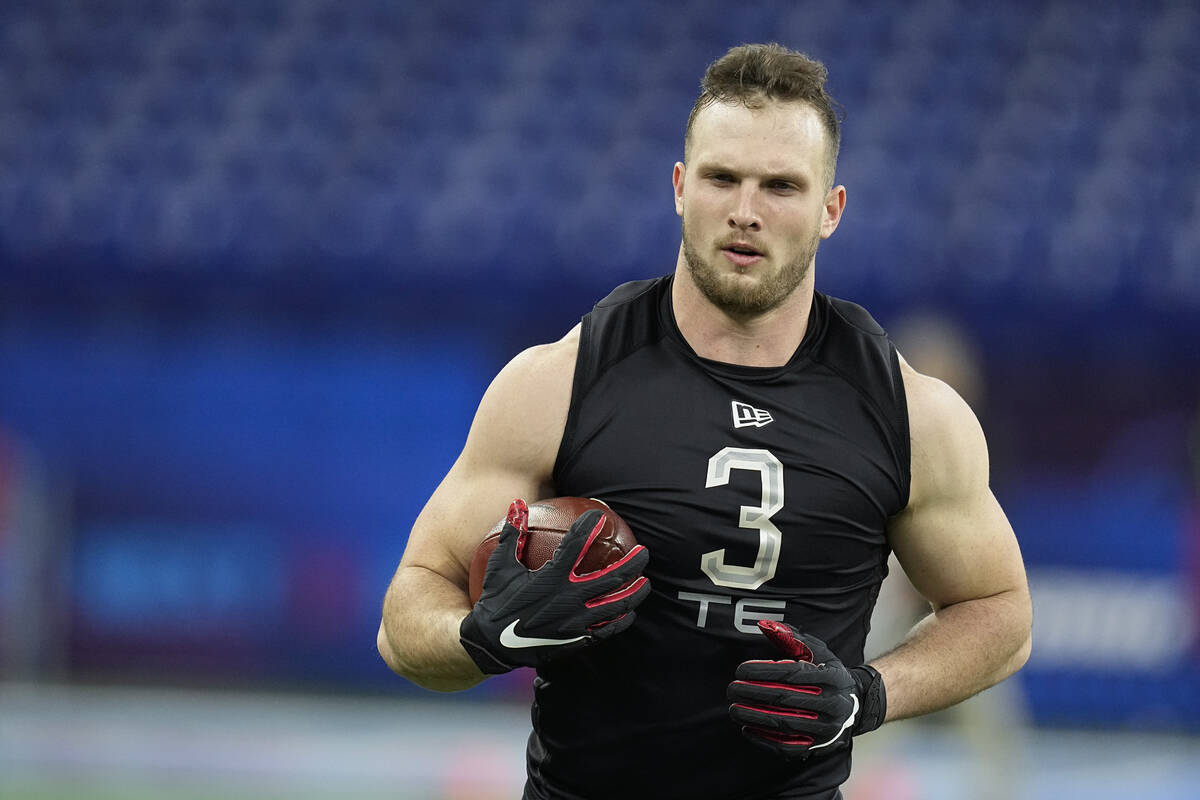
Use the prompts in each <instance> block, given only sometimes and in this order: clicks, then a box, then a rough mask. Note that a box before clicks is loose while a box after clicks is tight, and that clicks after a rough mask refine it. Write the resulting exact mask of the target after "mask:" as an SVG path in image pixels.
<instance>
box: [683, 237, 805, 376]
mask: <svg viewBox="0 0 1200 800" xmlns="http://www.w3.org/2000/svg"><path fill="white" fill-rule="evenodd" d="M813 291H814V286H813V270H812V269H809V271H808V274H807V275H805V277H804V280H803V281H801V283H800V285H799V286H797V287H796V288H795V289H794V290H793V291H792V293H791V294H790V295H788V296H787V298H786V299H785V300H784V301H783V302H782V303H780V304H779V305H778V306H776V307H775V308H773V309H771V310H770V311H765V312H763V313H761V314H750V315H734V314H731V313H729V312H727V311H725V310H724V309H721V308H718V307H717V306H715V305H713V304H712V302H711V301H710V300H709V299H708V298H707V297H706V296H705V295H704V294H703V293H702V292H701V291H700V289H699V287H697V286H696V284H695V283H694V282H693V281H692V276H691V272H690V271H689V270H688V268H687V265H686V263H684V261H683V254H682V252H681V253H680V257H679V261H678V263H677V264H676V267H675V280H674V283H673V286H672V288H671V305H672V308H673V309H674V312H675V323H676V324H677V325H678V326H679V332H680V333H681V334H683V338H684V339H685V340H686V341H687V343H688V344H689V345H690V346H691V348H692V350H694V351H696V354H697V355H699V356H700V357H701V358H707V359H710V360H712V361H720V362H723V363H726V364H740V365H742V366H747V367H779V366H783V365H784V364H786V363H788V361H790V360H791V358H792V355H793V354H795V352H796V348H798V347H799V346H800V342H801V341H802V340H803V339H804V333H805V331H807V330H808V318H809V313H810V312H811V310H812V299H813Z"/></svg>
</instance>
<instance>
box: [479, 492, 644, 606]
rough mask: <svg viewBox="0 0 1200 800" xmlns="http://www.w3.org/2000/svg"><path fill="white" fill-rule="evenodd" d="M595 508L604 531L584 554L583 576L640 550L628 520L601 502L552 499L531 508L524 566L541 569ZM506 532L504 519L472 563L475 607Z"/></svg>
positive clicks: (523, 553)
mask: <svg viewBox="0 0 1200 800" xmlns="http://www.w3.org/2000/svg"><path fill="white" fill-rule="evenodd" d="M593 508H598V509H600V510H601V511H603V512H604V514H605V521H604V528H603V529H602V530H601V531H600V534H599V535H598V536H597V537H596V538H595V539H594V540H593V541H592V544H591V546H590V547H589V548H588V549H587V550H586V551H585V552H584V554H583V560H582V561H581V562H580V563H579V569H578V572H579V574H581V575H586V574H587V573H589V572H595V571H596V570H598V569H603V568H604V567H607V566H608V565H609V564H612V563H613V562H615V561H619V560H620V559H621V558H622V557H623V556H624V555H625V554H626V553H628V552H629V551H630V550H632V549H633V548H634V547H637V539H635V538H634V536H633V531H631V530H630V529H629V526H628V525H626V524H625V520H623V519H621V518H620V517H619V516H618V515H617V513H616V512H615V511H613V510H612V509H611V508H609V507H608V506H606V505H605V504H604V503H602V502H601V501H599V500H594V499H589V498H586V497H551V498H548V499H546V500H538V501H537V502H536V503H532V504H530V506H529V535H528V537H527V538H526V540H525V548H524V551H523V552H522V553H521V563H522V564H524V565H525V566H527V567H529V568H530V569H538V568H539V567H541V566H542V565H543V564H545V563H546V562H547V561H549V560H550V557H551V556H552V555H554V549H555V548H556V547H558V543H559V542H560V541H561V540H562V537H563V534H565V533H566V532H567V529H568V528H570V527H571V523H573V522H574V521H575V520H576V519H578V518H579V517H580V516H581V515H582V514H583V513H584V512H585V511H589V510H590V509H593ZM503 529H504V518H501V519H500V521H499V522H497V523H496V524H495V525H494V526H492V529H491V530H490V531H489V532H488V535H487V536H486V537H484V539H483V541H482V542H480V543H479V546H478V547H477V548H476V549H475V555H474V557H472V559H471V577H470V587H469V594H470V598H471V603H472V604H474V603H475V602H476V601H477V600H478V599H479V595H480V594H481V593H482V592H483V574H484V572H486V571H487V562H488V557H489V556H490V555H491V554H492V551H493V550H495V549H496V543H497V542H498V541H499V539H500V532H501V531H502V530H503Z"/></svg>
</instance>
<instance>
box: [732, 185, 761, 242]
mask: <svg viewBox="0 0 1200 800" xmlns="http://www.w3.org/2000/svg"><path fill="white" fill-rule="evenodd" d="M729 227H731V228H737V229H738V230H743V231H757V230H759V229H760V228H761V227H762V220H761V219H760V218H759V216H758V210H757V209H756V208H755V206H754V189H753V187H750V186H745V185H743V186H742V187H741V191H739V192H738V195H737V205H735V206H734V207H733V209H732V210H731V211H730V212H729Z"/></svg>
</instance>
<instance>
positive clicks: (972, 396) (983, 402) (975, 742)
mask: <svg viewBox="0 0 1200 800" xmlns="http://www.w3.org/2000/svg"><path fill="white" fill-rule="evenodd" d="M890 327H891V333H890V335H891V338H892V340H893V341H894V342H895V343H896V346H897V347H899V348H900V349H902V350H903V351H904V357H905V359H906V360H907V361H908V362H909V363H910V364H911V365H912V367H913V368H914V369H917V370H919V371H920V372H921V373H923V374H925V375H928V376H929V377H931V378H936V379H937V380H940V381H942V382H943V383H945V384H946V385H947V386H949V387H950V388H951V389H953V390H954V391H956V392H957V393H958V395H959V396H960V397H961V398H962V399H963V401H964V402H965V403H966V404H967V405H968V406H970V407H971V409H972V411H973V412H974V413H975V414H976V415H977V416H979V417H980V418H983V417H984V416H985V415H986V412H987V383H986V378H985V374H984V368H983V360H982V358H981V357H980V355H979V351H978V348H977V346H976V344H975V342H974V341H973V340H972V338H971V336H970V334H969V333H968V332H967V331H966V330H965V329H964V328H963V327H962V326H961V325H959V324H958V323H957V322H956V321H955V320H953V319H952V318H950V317H949V316H947V315H945V314H943V313H940V312H938V311H936V310H932V309H922V310H917V311H913V312H910V313H907V314H905V315H903V316H902V317H900V318H899V319H898V320H896V321H895V323H894V324H893V325H892V326H890ZM929 611H930V607H929V603H928V602H927V601H926V600H925V598H924V597H922V596H921V594H920V592H918V591H917V589H916V588H915V587H914V586H913V584H912V581H910V580H909V579H908V576H907V575H906V574H905V573H904V570H903V568H902V567H901V565H900V563H899V561H898V560H897V559H896V556H895V554H892V556H891V557H890V558H889V559H888V575H887V578H885V579H884V581H883V584H882V585H881V586H880V590H879V598H878V601H877V602H876V605H875V610H874V611H873V613H872V615H871V630H870V633H869V634H868V635H867V642H866V646H865V652H866V654H867V656H868V658H873V657H874V656H876V655H879V654H882V653H886V652H887V651H888V650H890V649H891V648H893V647H895V646H896V643H897V642H899V641H901V640H902V639H903V638H904V636H905V635H906V634H907V633H908V631H909V630H911V629H912V626H913V625H915V624H917V623H918V622H919V621H920V620H921V618H922V617H923V616H925V615H926V614H928V613H929ZM940 717H945V721H946V722H948V723H949V724H951V725H954V726H955V727H956V728H957V731H956V733H958V734H959V735H960V736H961V737H962V740H963V741H964V742H966V743H967V744H968V746H969V747H970V748H971V750H972V758H971V759H970V764H971V768H972V769H973V770H976V771H977V772H978V774H977V775H976V776H974V777H973V778H972V780H971V785H972V786H973V787H975V792H976V794H975V795H973V796H974V798H975V800H991V798H995V799H996V800H1002V798H1008V797H1011V796H1013V794H1014V791H1013V784H1014V783H1015V782H1018V781H1019V780H1020V776H1021V772H1020V770H1019V769H1018V761H1019V757H1020V747H1019V735H1020V734H1019V732H1020V731H1021V730H1022V729H1023V728H1025V727H1027V720H1026V719H1025V717H1026V714H1025V709H1024V707H1023V701H1022V698H1021V697H1020V692H1018V691H1017V690H1016V687H1015V686H1014V685H1013V684H1012V683H1011V682H1003V683H1000V684H998V685H996V686H993V687H992V688H991V689H989V690H988V691H986V692H982V693H980V694H978V695H976V696H975V697H972V698H970V699H968V700H967V701H965V702H963V703H960V704H958V705H956V706H952V707H951V708H949V709H946V711H945V712H944V713H943V714H939V715H935V717H933V719H938V718H940ZM859 777H860V780H858V781H857V782H856V784H855V793H854V798H855V800H876V798H880V799H882V798H888V800H898V798H900V797H908V796H919V795H915V794H907V793H906V792H911V791H912V788H911V787H915V786H916V785H918V783H919V781H917V780H916V778H915V777H914V776H911V775H909V774H908V773H907V770H906V769H905V765H904V764H903V763H895V762H890V761H885V762H884V763H881V764H877V765H876V768H875V770H874V771H873V773H872V774H869V775H860V776H859ZM1016 794H1020V792H1016Z"/></svg>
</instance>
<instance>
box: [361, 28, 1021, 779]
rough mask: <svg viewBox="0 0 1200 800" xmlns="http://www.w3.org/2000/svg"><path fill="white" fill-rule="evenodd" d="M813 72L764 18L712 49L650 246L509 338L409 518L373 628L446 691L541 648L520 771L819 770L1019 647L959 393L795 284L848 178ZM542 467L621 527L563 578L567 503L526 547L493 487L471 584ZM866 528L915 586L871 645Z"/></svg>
mask: <svg viewBox="0 0 1200 800" xmlns="http://www.w3.org/2000/svg"><path fill="white" fill-rule="evenodd" d="M825 77H826V71H825V67H824V66H823V65H822V64H820V63H819V62H816V61H813V60H811V59H809V58H808V57H806V56H805V55H803V54H801V53H797V52H794V51H790V50H787V49H785V48H782V47H779V46H777V45H747V46H743V47H738V48H734V49H733V50H731V51H730V52H729V53H727V54H726V55H725V56H724V57H722V58H721V59H719V60H718V61H716V62H714V63H713V64H712V65H710V67H709V69H708V71H707V72H706V74H705V77H704V81H703V83H702V92H701V94H700V97H699V98H698V99H697V101H696V103H695V105H694V107H693V110H692V114H691V116H690V118H689V120H688V125H687V131H686V134H685V141H684V158H685V161H684V162H680V163H676V164H675V168H674V173H673V184H674V189H675V209H676V212H677V213H678V214H679V216H680V217H681V218H682V221H683V223H682V229H683V233H682V242H681V244H680V248H679V254H678V257H677V261H676V266H675V270H674V273H673V274H672V275H668V276H665V277H662V278H659V279H656V280H649V281H639V282H634V283H632V284H626V285H624V286H621V287H619V288H618V289H616V290H615V291H614V292H613V293H612V294H611V295H610V296H609V297H608V298H606V299H605V300H603V301H601V302H600V303H599V304H598V305H597V306H596V307H595V309H594V310H593V311H592V312H591V313H590V314H588V315H587V316H586V317H585V318H584V320H583V322H582V324H581V325H579V326H577V327H576V328H574V329H573V330H572V331H570V332H569V333H568V334H567V335H566V336H565V337H564V338H563V339H561V340H560V341H558V342H555V343H553V344H548V345H543V346H540V347H534V348H532V349H530V350H527V351H526V352H524V353H522V354H520V355H519V356H518V357H517V358H515V359H514V360H513V361H512V362H510V364H509V365H508V366H507V367H505V369H504V370H502V371H501V373H500V374H499V375H498V376H497V377H496V379H495V380H494V382H493V383H492V385H491V387H490V388H489V389H488V391H487V392H486V394H485V395H484V398H483V400H482V402H481V404H480V407H479V410H478V412H477V414H476V417H475V421H474V424H473V426H472V429H471V432H470V433H469V435H468V438H467V442H466V445H465V447H464V449H463V452H462V454H461V455H460V456H459V458H458V460H457V461H456V462H455V464H454V466H453V467H452V468H451V470H450V472H449V474H448V475H447V476H446V477H445V479H444V480H443V482H442V483H441V485H440V486H439V487H438V488H437V490H436V491H435V492H434V494H433V496H432V497H431V498H430V500H429V502H428V504H427V505H426V507H425V509H424V510H423V511H422V513H421V515H420V516H419V517H418V519H417V521H416V523H415V525H414V527H413V530H412V534H411V537H410V539H409V543H408V546H407V548H406V550H405V553H404V556H403V558H402V559H401V562H400V565H399V567H398V569H397V571H396V573H395V576H394V577H393V580H392V582H391V585H390V586H389V588H388V591H387V594H386V597H385V600H384V608H383V619H382V622H381V624H380V628H379V635H378V646H379V651H380V653H381V655H382V657H383V658H384V660H385V661H386V662H387V664H388V665H389V666H390V667H391V668H392V669H393V670H394V671H396V672H397V673H399V674H400V675H403V676H404V677H406V678H408V679H409V680H412V681H414V682H415V683H417V684H419V685H421V686H424V687H427V688H430V689H435V690H440V691H453V690H457V689H464V688H467V687H470V686H473V685H475V684H477V683H479V682H480V681H482V680H483V679H484V678H485V677H486V676H488V675H491V674H498V673H503V672H507V671H510V670H512V669H514V668H516V667H521V666H530V667H535V668H536V669H537V677H536V679H535V688H536V696H535V705H534V713H533V733H532V735H531V737H530V739H529V744H528V751H527V753H528V763H527V767H528V780H527V783H526V788H525V797H526V798H530V799H531V800H536V799H540V798H572V799H576V798H617V797H620V798H629V797H654V798H672V797H676V798H697V797H704V798H745V797H760V798H768V797H769V798H822V799H828V798H839V797H841V793H840V789H839V787H840V786H841V785H842V784H843V783H844V782H845V781H846V779H847V778H848V776H849V774H850V756H851V737H852V736H855V735H858V734H862V733H866V732H868V731H870V730H873V729H875V728H877V727H878V726H879V725H881V724H883V723H884V722H887V721H892V720H899V719H904V718H908V717H913V716H917V715H921V714H927V713H929V712H932V711H936V710H939V709H942V708H945V707H948V706H950V705H953V704H955V703H958V702H960V701H962V700H963V699H965V698H967V697H970V696H972V695H974V694H976V693H977V692H979V691H981V690H982V689H985V688H987V687H988V686H991V685H993V684H995V683H997V682H998V681H1001V680H1003V679H1004V678H1006V677H1007V676H1009V675H1011V674H1012V673H1013V672H1014V671H1015V670H1017V669H1019V668H1020V666H1021V665H1022V664H1023V663H1024V662H1025V660H1026V658H1027V657H1028V653H1029V649H1030V618H1031V611H1030V600H1029V594H1028V588H1027V585H1026V579H1025V572H1024V567H1023V564H1022V560H1021V556H1020V552H1019V550H1018V547H1017V543H1016V539H1015V537H1014V535H1013V532H1012V529H1011V527H1010V526H1009V524H1008V521H1007V519H1006V517H1005V515H1004V513H1003V511H1002V510H1001V508H1000V507H999V505H998V503H997V502H996V500H995V498H994V497H993V495H992V493H991V491H990V489H989V485H988V456H987V448H986V443H985V441H984V437H983V434H982V432H981V430H980V428H979V425H978V423H977V421H976V420H975V417H974V415H973V414H972V413H971V410H970V408H969V407H968V406H967V404H966V403H964V402H963V400H962V399H961V398H960V397H959V396H958V395H957V394H956V393H955V392H954V391H953V390H952V389H950V388H949V387H948V386H947V385H946V384H945V383H943V382H941V381H938V380H936V379H934V378H931V377H928V376H926V375H923V374H920V373H918V372H916V371H915V370H914V369H912V368H911V367H909V366H908V364H907V363H906V362H905V361H904V359H903V358H901V357H900V355H899V353H898V352H897V350H896V348H895V347H894V346H893V345H892V344H891V342H890V340H889V339H888V338H887V336H886V334H884V332H883V331H882V329H880V328H879V326H878V325H877V324H876V323H875V321H874V320H873V319H872V318H871V317H870V316H869V315H868V314H867V312H866V311H864V310H863V309H862V308H860V307H858V306H856V305H854V304H852V303H848V302H845V301H842V300H838V299H835V298H832V297H829V296H827V295H825V294H823V293H820V292H817V291H816V289H815V285H814V267H815V254H816V250H817V247H818V244H819V242H820V240H822V239H825V238H828V237H829V236H831V235H832V234H833V233H834V231H835V230H836V228H837V227H838V223H839V221H840V219H841V215H842V213H843V210H844V208H845V204H846V189H845V187H843V186H840V185H834V182H833V178H834V171H835V165H836V160H837V151H838V144H839V137H840V123H839V121H838V118H837V115H836V113H835V111H834V106H833V102H832V99H831V98H830V97H829V95H828V94H827V92H826V90H825ZM530 311H535V310H530V309H522V310H521V312H520V313H528V312H530ZM552 495H560V496H582V497H597V498H600V499H602V500H604V501H605V502H606V503H607V504H608V505H609V506H610V507H611V508H612V509H613V510H614V511H615V512H616V513H618V514H619V515H620V516H621V517H622V518H623V519H625V520H626V521H627V522H628V523H629V525H630V527H631V528H632V529H633V530H634V532H635V534H636V535H637V537H638V539H639V541H640V543H641V544H642V545H644V548H638V549H635V550H634V551H633V552H631V553H630V554H629V556H627V557H626V558H625V559H623V560H622V561H621V562H619V564H618V565H617V566H616V567H615V568H614V569H613V570H611V571H608V572H606V573H603V575H602V576H601V577H600V578H595V577H593V575H594V574H593V575H588V576H586V577H583V578H581V577H580V576H577V575H575V574H574V573H573V571H572V566H573V565H574V564H575V561H576V558H577V556H578V554H579V553H581V552H582V550H583V548H584V547H585V544H586V541H587V537H588V535H589V533H590V532H591V531H592V529H593V527H594V526H595V525H596V523H597V517H598V516H599V512H588V513H587V514H585V515H584V516H582V517H580V519H579V520H578V521H577V522H576V523H575V525H573V526H572V529H571V530H570V531H569V532H568V533H567V534H566V535H565V536H564V538H563V541H562V543H561V545H560V547H559V551H558V553H557V554H556V556H555V558H554V559H553V560H551V562H550V563H548V564H547V565H546V566H545V567H543V568H542V569H541V570H538V571H536V572H531V571H529V570H527V569H526V568H525V567H524V566H523V565H522V564H520V563H519V561H518V560H517V559H516V557H515V551H516V543H517V540H518V538H519V536H520V534H521V532H522V528H523V527H524V525H525V523H526V516H525V511H524V505H523V503H521V502H519V501H518V502H514V503H512V505H511V507H510V513H509V516H508V518H507V523H506V525H505V528H504V533H503V534H502V536H501V539H500V544H499V546H498V547H497V549H496V551H495V553H494V554H493V557H492V558H491V559H490V561H489V563H488V568H487V573H486V576H485V578H484V589H483V595H482V596H481V597H480V599H479V601H478V602H477V603H476V604H475V605H474V606H472V605H471V603H470V602H469V600H468V597H467V593H466V587H467V579H468V574H469V565H470V562H471V558H472V555H473V552H474V550H475V548H476V546H477V545H478V544H479V541H480V540H481V539H482V537H483V534H484V532H486V531H487V530H488V529H489V528H490V527H491V525H492V523H493V521H494V520H495V518H496V517H497V516H499V515H500V512H501V511H502V509H504V508H505V507H506V506H508V505H509V503H510V501H511V500H512V498H514V497H516V498H524V499H526V500H530V501H532V500H534V499H538V498H544V497H549V496H552ZM739 508H740V511H739ZM756 543H757V544H756ZM892 551H894V552H895V553H896V554H897V556H898V561H899V563H900V564H901V565H903V567H904V569H905V571H906V572H907V573H908V575H909V576H910V578H911V579H912V581H913V584H914V586H915V587H916V588H917V590H918V591H919V592H920V594H921V595H922V596H923V597H924V598H925V599H926V600H927V601H928V602H929V603H930V604H931V605H932V608H933V613H931V614H928V615H927V616H925V617H924V618H923V619H921V620H920V621H919V622H918V623H917V624H916V625H915V626H913V628H912V630H911V631H910V632H909V633H908V634H907V636H906V637H905V639H904V641H903V642H902V643H901V644H900V645H899V646H898V647H896V648H895V649H893V650H892V651H891V652H889V653H887V654H885V655H883V656H880V657H878V658H876V659H874V660H872V662H871V663H869V664H867V663H864V658H863V652H864V642H865V638H866V631H867V627H868V620H869V617H870V614H871V610H872V607H873V606H874V604H875V600H876V596H877V593H878V591H879V586H880V583H881V581H882V580H883V578H884V576H885V574H886V571H887V567H886V563H887V558H888V555H889V552H892ZM621 587H626V588H621ZM764 634H765V635H764Z"/></svg>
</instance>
